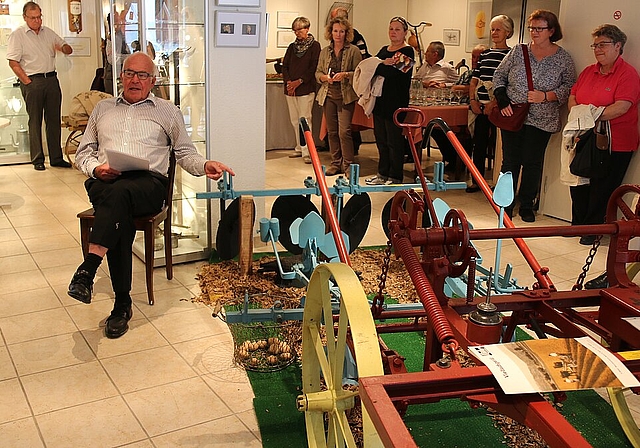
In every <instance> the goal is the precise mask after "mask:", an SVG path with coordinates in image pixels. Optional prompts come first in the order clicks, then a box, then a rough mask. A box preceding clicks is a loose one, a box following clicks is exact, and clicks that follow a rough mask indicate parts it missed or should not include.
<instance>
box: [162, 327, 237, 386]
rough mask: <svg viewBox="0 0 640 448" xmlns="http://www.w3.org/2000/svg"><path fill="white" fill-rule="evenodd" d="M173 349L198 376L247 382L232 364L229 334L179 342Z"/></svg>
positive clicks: (232, 346) (231, 345)
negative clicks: (211, 376)
mask: <svg viewBox="0 0 640 448" xmlns="http://www.w3.org/2000/svg"><path fill="white" fill-rule="evenodd" d="M173 347H174V348H175V349H176V350H177V351H178V353H180V355H181V356H182V357H183V358H184V359H186V360H187V362H188V363H189V365H190V366H191V367H192V368H193V369H194V370H195V371H196V372H198V373H199V374H200V375H207V374H211V375H213V376H216V377H218V378H224V379H226V380H227V381H230V382H233V383H246V382H247V381H248V378H247V374H246V372H245V371H244V370H243V369H241V368H238V367H236V365H235V363H234V360H233V353H234V351H233V349H234V345H233V339H232V337H231V334H229V333H222V334H218V335H215V336H210V337H206V338H201V339H194V340H191V341H186V342H181V343H179V344H175V345H174V346H173Z"/></svg>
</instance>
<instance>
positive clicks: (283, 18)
mask: <svg viewBox="0 0 640 448" xmlns="http://www.w3.org/2000/svg"><path fill="white" fill-rule="evenodd" d="M299 15H300V13H298V12H292V11H278V28H288V29H291V24H292V23H293V21H294V20H295V19H296V17H298V16H299Z"/></svg>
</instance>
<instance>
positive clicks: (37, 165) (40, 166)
mask: <svg viewBox="0 0 640 448" xmlns="http://www.w3.org/2000/svg"><path fill="white" fill-rule="evenodd" d="M33 169H34V170H36V171H44V170H45V168H44V163H35V164H34V165H33Z"/></svg>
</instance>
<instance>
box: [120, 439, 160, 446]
mask: <svg viewBox="0 0 640 448" xmlns="http://www.w3.org/2000/svg"><path fill="white" fill-rule="evenodd" d="M122 448H155V446H154V445H153V443H152V442H151V440H149V439H147V440H141V441H140V442H134V443H127V444H126V445H122Z"/></svg>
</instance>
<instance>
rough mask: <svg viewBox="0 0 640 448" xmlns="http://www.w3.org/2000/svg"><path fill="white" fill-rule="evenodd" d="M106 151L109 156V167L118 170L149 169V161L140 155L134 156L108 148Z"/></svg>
mask: <svg viewBox="0 0 640 448" xmlns="http://www.w3.org/2000/svg"><path fill="white" fill-rule="evenodd" d="M104 153H105V154H106V156H107V163H108V164H109V167H111V168H113V169H114V170H118V171H134V170H144V171H149V161H148V160H147V159H142V158H140V157H136V156H132V155H131V154H126V153H124V152H120V151H113V150H111V149H106V150H105V151H104Z"/></svg>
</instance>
